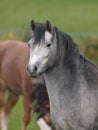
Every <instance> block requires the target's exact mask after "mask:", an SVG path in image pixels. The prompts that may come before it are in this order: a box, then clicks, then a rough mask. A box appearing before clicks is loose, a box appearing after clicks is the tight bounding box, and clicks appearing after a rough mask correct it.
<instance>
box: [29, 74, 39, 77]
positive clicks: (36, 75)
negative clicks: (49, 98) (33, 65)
mask: <svg viewBox="0 0 98 130" xmlns="http://www.w3.org/2000/svg"><path fill="white" fill-rule="evenodd" d="M30 77H31V78H39V77H40V74H33V75H30Z"/></svg>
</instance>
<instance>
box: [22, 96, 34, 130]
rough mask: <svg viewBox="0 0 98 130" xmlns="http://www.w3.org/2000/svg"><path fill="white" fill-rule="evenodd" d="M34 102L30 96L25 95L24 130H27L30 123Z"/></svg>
mask: <svg viewBox="0 0 98 130" xmlns="http://www.w3.org/2000/svg"><path fill="white" fill-rule="evenodd" d="M32 102H33V98H32V97H31V96H30V95H24V117H23V125H22V130H26V127H27V125H28V124H29V122H30V119H31V110H32Z"/></svg>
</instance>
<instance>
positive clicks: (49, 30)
mask: <svg viewBox="0 0 98 130" xmlns="http://www.w3.org/2000/svg"><path fill="white" fill-rule="evenodd" d="M46 30H47V31H48V32H50V33H51V31H52V26H51V23H50V22H49V21H48V20H46Z"/></svg>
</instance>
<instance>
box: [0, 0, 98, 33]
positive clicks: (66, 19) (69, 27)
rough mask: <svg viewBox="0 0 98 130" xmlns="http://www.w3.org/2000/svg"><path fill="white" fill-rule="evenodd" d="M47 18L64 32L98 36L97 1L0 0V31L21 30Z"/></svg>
mask: <svg viewBox="0 0 98 130" xmlns="http://www.w3.org/2000/svg"><path fill="white" fill-rule="evenodd" d="M32 18H33V19H34V20H35V21H37V22H45V20H46V19H49V20H50V21H51V22H52V23H53V24H54V25H56V26H58V27H59V28H60V29H61V30H63V31H65V32H69V33H70V32H72V33H74V32H78V33H79V32H84V33H98V0H17V1H15V0H1V1H0V31H1V32H3V31H4V32H6V31H18V30H19V31H25V30H26V29H27V28H28V27H29V23H30V21H31V19H32Z"/></svg>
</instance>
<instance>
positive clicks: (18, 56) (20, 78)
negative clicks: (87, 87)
mask: <svg viewBox="0 0 98 130" xmlns="http://www.w3.org/2000/svg"><path fill="white" fill-rule="evenodd" d="M28 59H29V48H28V46H27V44H26V43H24V42H20V41H5V42H1V43H0V124H1V130H7V124H8V117H9V115H10V113H11V111H12V108H13V107H14V105H15V104H16V103H17V101H18V97H19V95H23V106H24V115H23V121H22V130H26V128H27V125H28V124H29V122H30V118H31V111H32V107H33V106H32V104H33V102H34V101H35V99H37V97H38V96H40V95H41V96H40V100H41V101H40V102H39V103H38V105H39V112H37V113H38V117H39V119H41V122H43V128H44V126H45V129H46V130H51V127H50V126H47V124H45V122H44V120H43V118H44V117H45V118H46V117H47V118H49V119H50V117H49V116H50V115H49V113H50V111H49V110H50V109H48V116H47V111H45V109H46V108H45V106H44V102H46V101H48V104H49V100H48V95H47V92H46V90H45V84H44V80H43V78H42V77H39V79H37V80H34V79H31V78H30V77H29V76H28V75H27V73H26V69H25V68H26V64H27V63H28ZM36 89H38V90H36ZM6 90H8V96H7V99H6V102H5V100H4V94H5V91H6ZM35 90H36V93H38V92H37V91H42V92H44V94H43V96H42V94H40V92H39V94H37V95H38V96H36V93H35ZM44 95H46V96H44ZM33 108H34V110H35V106H34V107H33ZM44 108H45V109H44ZM41 117H42V118H41ZM39 119H38V124H39V126H40V127H41V125H40V120H39ZM49 121H50V120H49ZM49 121H48V124H49ZM46 123H47V121H46ZM32 124H33V123H32Z"/></svg>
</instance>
